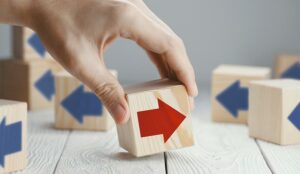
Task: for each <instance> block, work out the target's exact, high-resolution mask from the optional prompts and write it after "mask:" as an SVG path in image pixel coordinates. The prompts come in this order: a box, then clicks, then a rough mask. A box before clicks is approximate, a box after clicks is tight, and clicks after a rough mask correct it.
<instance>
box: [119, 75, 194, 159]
mask: <svg viewBox="0 0 300 174" xmlns="http://www.w3.org/2000/svg"><path fill="white" fill-rule="evenodd" d="M125 92H126V96H127V102H128V105H129V110H130V118H129V121H128V122H127V123H125V124H123V125H117V130H118V138H119V143H120V146H121V147H123V148H124V149H125V150H127V151H128V152H129V153H131V154H133V155H135V156H137V157H140V156H146V155H150V154H155V153H159V152H164V151H168V150H172V149H177V148H183V147H188V146H192V145H193V144H194V137H193V131H192V123H191V113H190V109H189V99H188V94H187V92H186V89H185V87H184V86H183V85H181V84H179V83H178V82H174V81H170V80H167V79H164V80H156V81H151V82H147V83H144V84H140V85H135V86H131V87H128V88H126V89H125Z"/></svg>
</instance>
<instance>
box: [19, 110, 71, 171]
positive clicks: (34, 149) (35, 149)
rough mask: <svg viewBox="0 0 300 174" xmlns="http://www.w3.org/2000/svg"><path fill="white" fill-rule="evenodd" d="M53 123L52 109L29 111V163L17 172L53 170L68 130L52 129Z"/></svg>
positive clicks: (65, 140)
mask: <svg viewBox="0 0 300 174" xmlns="http://www.w3.org/2000/svg"><path fill="white" fill-rule="evenodd" d="M53 123H54V114H53V111H39V112H32V113H29V126H28V127H29V131H28V150H29V153H28V159H29V163H28V165H27V168H26V169H25V170H24V171H21V172H19V173H18V174H40V173H49V174H50V173H53V172H54V170H55V167H56V164H57V163H58V160H59V159H60V156H61V154H62V152H63V148H64V145H65V143H66V142H67V139H68V136H69V133H70V132H69V131H61V130H56V129H54V126H53Z"/></svg>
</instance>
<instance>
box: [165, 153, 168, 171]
mask: <svg viewBox="0 0 300 174" xmlns="http://www.w3.org/2000/svg"><path fill="white" fill-rule="evenodd" d="M164 162H165V171H166V174H168V156H167V153H166V152H164Z"/></svg>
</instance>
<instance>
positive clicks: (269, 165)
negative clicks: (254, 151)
mask: <svg viewBox="0 0 300 174" xmlns="http://www.w3.org/2000/svg"><path fill="white" fill-rule="evenodd" d="M254 140H255V143H256V144H257V146H258V149H259V151H260V153H261V155H262V157H263V158H264V160H265V162H266V165H267V166H268V168H269V170H270V171H271V173H272V174H274V173H275V172H274V170H273V168H272V165H271V162H270V161H269V159H268V157H267V156H266V154H265V153H264V151H263V149H262V147H261V146H260V144H259V143H258V141H257V139H256V138H255V139H254Z"/></svg>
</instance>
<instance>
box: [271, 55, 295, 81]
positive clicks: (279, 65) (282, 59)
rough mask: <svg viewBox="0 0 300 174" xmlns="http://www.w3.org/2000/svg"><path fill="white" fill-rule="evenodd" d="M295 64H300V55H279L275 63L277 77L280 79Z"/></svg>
mask: <svg viewBox="0 0 300 174" xmlns="http://www.w3.org/2000/svg"><path fill="white" fill-rule="evenodd" d="M295 63H300V55H279V56H278V57H277V58H276V62H275V77H276V78H280V77H281V75H282V73H284V72H285V71H286V70H287V69H288V68H290V67H291V66H292V65H293V64H295Z"/></svg>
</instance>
